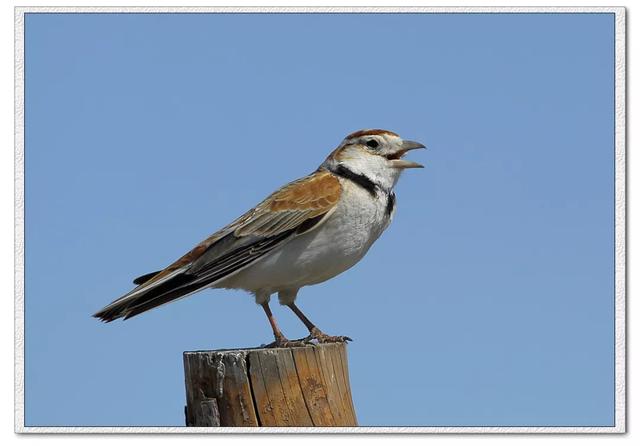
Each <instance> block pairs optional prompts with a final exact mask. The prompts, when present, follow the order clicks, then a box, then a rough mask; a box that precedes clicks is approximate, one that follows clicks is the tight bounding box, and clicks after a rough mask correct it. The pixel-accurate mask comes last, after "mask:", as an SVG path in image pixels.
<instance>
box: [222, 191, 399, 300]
mask: <svg viewBox="0 0 640 446" xmlns="http://www.w3.org/2000/svg"><path fill="white" fill-rule="evenodd" d="M341 182H342V187H343V192H342V196H341V199H340V202H339V203H338V205H337V207H336V209H335V211H334V212H333V213H332V214H331V215H330V216H329V217H328V218H327V220H326V221H324V222H323V223H322V224H321V225H320V227H319V228H316V229H313V230H311V231H309V232H307V233H305V234H302V235H300V236H298V237H296V238H294V239H292V240H291V241H289V242H287V243H286V244H285V245H283V246H282V247H281V248H279V249H278V250H276V251H274V252H272V253H270V254H268V255H267V256H266V257H264V258H262V259H260V260H259V261H257V262H256V263H254V264H253V265H251V266H249V267H248V268H246V269H244V270H242V271H240V272H238V273H237V274H235V275H234V276H232V277H229V278H227V279H225V280H224V281H222V282H221V283H219V284H218V285H217V287H220V288H240V289H245V290H248V291H252V292H257V291H260V292H269V293H274V292H277V291H281V290H295V289H298V288H301V287H303V286H306V285H313V284H316V283H320V282H324V281H325V280H328V279H330V278H332V277H335V276H336V275H338V274H340V273H342V272H344V271H346V270H347V269H349V268H351V267H352V266H353V265H354V264H356V263H357V262H358V261H359V260H360V259H361V258H362V257H363V256H364V255H365V254H366V253H367V251H368V250H369V248H370V247H371V245H372V244H373V242H374V241H376V240H377V238H378V237H380V235H381V234H382V232H383V231H384V230H385V229H386V228H387V227H388V226H389V223H390V222H391V217H392V215H393V213H391V215H389V213H388V211H387V205H388V196H387V195H386V194H385V193H383V192H378V193H377V195H376V197H372V195H371V194H370V193H369V192H367V191H366V190H365V189H363V188H362V187H360V186H358V185H356V184H354V183H352V182H351V181H349V180H342V179H341Z"/></svg>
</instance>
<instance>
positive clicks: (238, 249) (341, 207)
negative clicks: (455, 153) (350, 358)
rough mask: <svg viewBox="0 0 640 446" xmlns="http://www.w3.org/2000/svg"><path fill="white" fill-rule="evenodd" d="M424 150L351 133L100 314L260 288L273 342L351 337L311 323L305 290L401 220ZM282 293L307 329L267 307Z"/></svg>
mask: <svg viewBox="0 0 640 446" xmlns="http://www.w3.org/2000/svg"><path fill="white" fill-rule="evenodd" d="M423 148H425V146H424V145H423V144H421V143H419V142H415V141H411V140H405V139H402V138H401V137H400V136H399V135H398V134H397V133H394V132H392V131H389V130H382V129H363V130H358V131H356V132H353V133H351V134H349V135H347V136H346V138H344V140H343V141H342V142H341V143H340V144H339V145H338V147H337V148H336V149H335V150H333V151H332V152H331V153H330V154H329V156H328V157H327V158H326V159H325V160H324V162H323V163H322V164H321V165H320V166H319V167H318V168H317V169H316V170H315V171H314V172H312V173H311V174H309V175H307V176H304V177H302V178H300V179H297V180H295V181H292V182H290V183H288V184H286V185H284V186H283V187H281V188H280V189H278V190H276V191H275V192H273V193H272V194H271V195H269V196H268V197H267V198H265V199H264V200H263V201H262V202H260V203H259V204H258V205H257V206H255V207H254V208H252V209H250V210H249V211H247V212H246V213H244V214H243V215H241V216H240V217H238V218H237V219H236V220H234V221H232V222H231V223H230V224H228V225H227V226H225V227H223V228H222V229H220V230H218V231H216V232H215V233H213V234H212V235H211V236H209V237H207V238H206V239H205V240H203V241H202V242H200V243H199V244H197V245H196V246H195V247H194V248H193V249H191V250H190V251H189V252H187V253H186V254H185V255H183V256H182V257H180V258H179V259H178V260H176V261H175V262H173V263H172V264H170V265H169V266H167V267H166V268H165V269H163V270H160V271H155V272H152V273H149V274H145V275H143V276H140V277H138V278H136V279H135V280H134V281H133V283H134V285H137V286H136V287H135V288H134V289H132V290H131V291H130V292H128V293H126V294H125V295H123V296H122V297H120V298H119V299H117V300H115V301H113V302H112V303H110V304H109V305H107V306H106V307H104V308H103V309H101V310H100V311H98V312H97V313H95V314H94V315H93V317H96V318H98V319H100V320H102V321H103V322H111V321H114V320H116V319H119V318H122V319H123V320H126V319H129V318H132V317H134V316H137V315H139V314H141V313H144V312H146V311H148V310H151V309H153V308H156V307H159V306H161V305H164V304H167V303H169V302H172V301H175V300H178V299H180V298H183V297H186V296H189V295H191V294H193V293H196V292H198V291H201V290H203V289H206V288H222V289H240V290H245V291H248V292H249V293H251V294H253V296H254V298H255V302H256V303H257V304H258V305H260V306H261V307H262V309H263V310H264V313H265V314H266V316H267V319H268V321H269V324H270V326H271V330H272V332H273V337H274V339H275V340H274V341H273V342H272V343H270V344H268V345H267V346H268V347H292V346H300V345H304V344H309V343H331V342H347V341H351V338H349V337H348V336H330V335H327V334H325V333H324V332H323V331H322V330H320V329H319V328H318V327H317V326H316V325H315V324H314V323H312V322H311V321H310V320H309V319H308V318H307V316H306V315H305V314H304V313H303V312H302V311H301V310H300V308H299V307H298V306H297V305H296V303H295V301H296V298H297V296H298V291H299V290H300V289H301V288H302V287H305V286H309V285H315V284H319V283H322V282H325V281H327V280H329V279H331V278H333V277H335V276H337V275H339V274H341V273H343V272H344V271H346V270H348V269H349V268H351V267H352V266H354V265H355V264H356V263H358V262H359V261H360V260H361V259H362V258H363V257H364V256H365V254H366V253H367V252H368V251H369V248H371V246H372V245H373V243H374V242H375V241H376V240H377V239H378V238H379V237H380V235H381V234H382V233H383V232H384V231H385V230H386V229H387V228H388V226H389V224H390V223H391V220H392V219H393V217H394V214H395V211H396V195H395V192H394V187H395V185H396V183H397V182H398V179H399V178H400V175H401V174H402V173H403V172H404V171H405V170H406V169H413V168H422V167H424V166H423V165H422V164H419V163H417V162H414V161H410V160H406V159H404V155H405V154H406V153H407V152H409V151H410V150H415V149H423ZM275 293H277V295H278V300H279V302H280V304H282V305H284V306H287V307H288V308H290V309H291V310H292V311H293V313H294V314H295V315H296V316H297V317H298V318H299V319H300V320H301V321H302V323H303V324H304V325H305V326H306V328H307V330H308V331H309V334H308V336H306V337H305V338H302V339H296V340H289V339H288V338H287V337H286V336H285V335H284V334H283V332H282V331H281V330H280V328H279V326H278V324H277V321H276V319H275V317H274V316H273V313H272V312H271V308H270V306H269V302H270V299H271V296H272V295H273V294H275ZM263 345H264V344H263Z"/></svg>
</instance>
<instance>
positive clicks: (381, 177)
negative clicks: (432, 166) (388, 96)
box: [323, 129, 425, 189]
mask: <svg viewBox="0 0 640 446" xmlns="http://www.w3.org/2000/svg"><path fill="white" fill-rule="evenodd" d="M423 148H425V146H424V145H422V144H420V143H419V142H415V141H409V140H406V139H402V138H401V137H400V136H399V135H398V134H396V133H393V132H391V131H389V130H380V129H366V130H359V131H357V132H354V133H352V134H350V135H348V136H347V137H346V138H345V139H344V140H343V141H342V143H341V144H340V145H339V146H338V148H337V149H335V150H334V151H333V152H332V153H331V155H329V157H328V158H327V159H326V161H325V162H324V164H323V166H325V167H327V168H329V169H330V170H331V168H332V167H333V168H335V167H337V166H338V165H342V166H344V167H346V168H348V169H349V170H351V171H353V172H354V173H356V174H362V175H366V176H367V177H369V178H370V179H371V180H372V181H374V182H375V183H377V184H379V185H381V186H382V187H384V188H388V189H390V188H392V187H393V186H394V185H395V184H396V182H397V181H398V178H400V174H401V173H402V172H403V171H404V170H405V169H412V168H417V167H424V166H423V165H422V164H418V163H416V162H414V161H409V160H405V159H403V157H404V155H405V154H406V153H407V152H408V151H409V150H414V149H423Z"/></svg>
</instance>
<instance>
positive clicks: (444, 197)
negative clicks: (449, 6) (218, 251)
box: [25, 14, 614, 426]
mask: <svg viewBox="0 0 640 446" xmlns="http://www.w3.org/2000/svg"><path fill="white" fill-rule="evenodd" d="M613 25H614V21H613V15H611V14H609V15H607V14H572V15H570V14H563V15H560V14H519V15H508V14H490V15H488V14H424V15H419V14H405V15H391V14H380V15H362V14H353V15H327V14H318V15H301V14H291V15H279V14H272V15H258V14H246V15H205V14H183V15H169V14H163V15H161V14H158V15H149V14H135V15H134V14H131V15H126V14H108V15H99V14H76V15H72V14H66V15H65V14H59V15H53V14H28V15H27V19H26V45H25V51H26V64H25V74H26V97H25V102H26V104H25V112H26V113H25V120H26V121H25V122H26V135H25V178H26V183H25V194H26V203H25V212H26V223H25V234H26V235H25V242H26V243H25V246H26V251H25V267H26V281H25V330H26V335H25V353H26V358H25V379H26V387H25V419H26V424H27V425H31V426H35V425H47V426H54V425H56V426H68V425H94V426H102V425H106V426H118V425H154V426H170V425H178V426H179V425H183V423H184V417H183V405H184V385H183V374H182V359H181V354H182V352H183V351H184V350H195V349H217V348H233V347H248V346H256V345H259V344H261V343H263V342H268V341H270V338H271V332H270V329H269V325H268V323H267V321H266V319H265V317H264V314H263V313H262V311H261V309H260V308H259V307H258V306H256V305H255V304H254V303H253V300H252V298H251V297H250V296H248V295H246V294H243V293H242V292H233V291H221V290H216V291H211V290H209V291H205V292H202V293H199V294H197V295H195V296H193V297H190V298H189V299H184V300H182V301H179V302H177V303H174V304H172V305H170V306H165V307H162V308H160V309H157V310H154V311H152V312H150V313H146V314H144V315H142V316H140V317H137V318H134V319H132V320H129V321H127V322H124V323H122V322H115V323H112V324H107V325H105V324H101V323H99V322H98V321H96V320H95V319H92V318H91V317H90V315H91V314H92V313H93V312H95V311H96V310H98V309H99V308H101V307H102V306H104V305H105V304H107V303H109V302H111V301H112V300H113V299H115V298H116V297H118V296H119V295H121V294H123V293H125V292H126V291H128V290H129V289H130V286H131V279H132V278H134V277H136V276H138V275H141V274H143V273H146V272H149V271H153V270H156V269H159V268H161V267H163V266H165V265H166V264H168V263H170V262H171V261H173V260H175V258H177V257H179V256H180V255H182V254H183V253H184V252H185V251H186V250H188V249H189V248H191V247H192V246H193V245H194V244H195V243H197V242H198V241H200V240H201V239H203V238H204V237H206V236H207V235H209V234H210V233H212V232H213V231H215V230H216V229H218V228H219V227H221V226H223V225H225V224H227V223H228V222H229V221H231V220H232V219H234V218H235V217H237V216H238V215H240V214H241V213H243V212H244V211H246V210H247V209H248V208H250V207H251V206H253V205H255V204H256V203H257V202H259V201H260V200H261V199H262V198H264V197H265V196H266V195H267V194H268V193H270V192H271V191H273V190H274V189H275V188H277V187H279V186H281V185H282V184H284V183H286V182H288V181H290V180H293V179H295V178H297V177H300V176H303V175H305V174H307V173H309V172H310V171H312V170H314V169H315V168H316V167H317V165H319V164H320V163H321V162H322V160H323V159H324V157H325V156H326V155H327V154H328V153H329V151H330V150H332V149H333V148H334V147H335V146H336V145H337V144H338V143H339V142H340V140H341V139H342V138H343V137H344V136H345V135H346V134H347V133H349V132H351V131H354V130H357V129H360V128H371V127H381V128H387V129H390V130H393V131H396V132H398V133H400V134H401V135H402V136H404V137H406V138H408V139H414V140H418V141H421V142H423V143H425V144H426V145H427V146H428V148H429V150H428V151H427V152H424V153H421V154H416V155H415V156H413V158H414V159H416V160H418V161H421V162H423V163H424V164H425V166H426V168H425V169H424V170H421V171H410V172H407V173H406V175H405V176H404V177H403V178H402V179H401V180H400V183H399V185H398V187H397V195H398V210H397V213H396V216H395V220H394V222H393V224H392V225H391V227H390V228H389V230H388V231H387V232H386V233H385V234H384V235H383V236H382V237H381V239H380V240H379V241H378V242H377V243H376V244H375V245H374V247H373V248H372V250H371V251H370V252H369V254H368V255H367V256H366V257H365V258H364V260H363V261H362V262H360V263H359V264H358V265H357V266H356V267H354V268H352V269H351V270H349V271H348V272H346V273H344V274H343V275H341V276H339V277H337V278H335V279H333V280H331V281H329V282H326V283H324V284H321V285H317V286H314V287H309V288H305V289H303V290H302V291H301V293H300V297H299V300H298V303H299V305H300V307H301V308H302V309H303V310H304V311H305V312H306V313H307V314H308V315H309V317H310V318H311V319H312V320H313V321H314V322H316V323H317V324H318V325H319V326H320V327H321V328H322V329H323V330H324V331H326V332H328V333H331V334H344V335H349V336H350V337H352V338H353V339H354V342H353V343H352V344H350V345H349V361H350V363H349V367H350V372H351V384H352V390H353V394H354V402H355V405H356V410H357V413H358V419H359V422H360V424H361V425H395V426H405V425H406V426H412V425H413V426H460V425H526V426H546V425H562V426H571V425H612V424H613V415H614V407H613V404H614V401H613V398H614V369H613V366H614V344H613V329H614V327H613V320H614V318H613V297H614V296H613V285H614V281H613V271H614V267H613V262H614V246H613V234H614V233H613V213H614V207H613V187H614V186H613V179H614V170H613V166H614V156H613V143H614V140H613V137H614V131H613V125H614V108H613V88H614V85H613V69H614V66H613V50H614V47H613V42H614V38H613V36H614V35H613ZM273 307H274V312H275V315H276V317H277V318H278V320H279V323H280V325H281V326H282V328H283V330H284V332H285V333H286V334H288V335H289V336H290V337H292V338H293V337H299V336H303V335H304V334H305V329H304V327H303V326H302V325H301V324H300V323H299V322H298V321H297V320H296V319H295V317H294V316H293V315H292V314H291V313H290V312H289V311H288V310H286V309H284V308H280V307H279V306H278V305H277V304H276V305H273ZM285 310H286V311H285ZM407 358H410V362H409V363H407V362H406V359H407ZM396 364H397V366H398V369H396V370H393V371H392V374H391V377H392V380H391V381H389V380H390V378H389V367H390V366H392V367H394V368H395V367H396V366H395V365H396ZM391 383H392V387H393V390H389V386H390V385H391ZM390 407H392V408H394V409H393V410H388V408H390Z"/></svg>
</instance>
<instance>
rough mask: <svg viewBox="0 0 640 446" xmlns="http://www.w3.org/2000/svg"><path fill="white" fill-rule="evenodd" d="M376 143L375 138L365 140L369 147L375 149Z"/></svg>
mask: <svg viewBox="0 0 640 446" xmlns="http://www.w3.org/2000/svg"><path fill="white" fill-rule="evenodd" d="M378 145H379V144H378V141H376V140H375V139H370V140H369V141H367V147H370V148H372V149H377V148H378Z"/></svg>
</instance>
